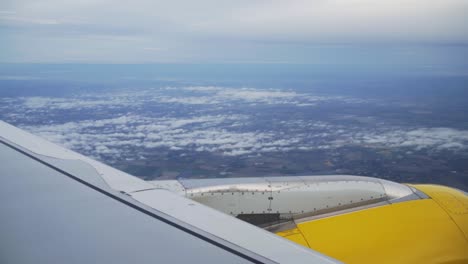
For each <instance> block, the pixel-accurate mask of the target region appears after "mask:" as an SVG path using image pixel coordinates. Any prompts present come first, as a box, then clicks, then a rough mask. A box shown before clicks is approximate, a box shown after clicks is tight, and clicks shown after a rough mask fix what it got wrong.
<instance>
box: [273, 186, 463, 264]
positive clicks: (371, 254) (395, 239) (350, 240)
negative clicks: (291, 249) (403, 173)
mask: <svg viewBox="0 0 468 264" xmlns="http://www.w3.org/2000/svg"><path fill="white" fill-rule="evenodd" d="M415 187H416V188H419V189H420V190H422V191H423V192H425V193H426V194H428V195H429V196H430V197H433V198H434V199H424V200H415V201H407V202H401V203H396V204H392V205H385V206H380V207H375V208H370V209H365V210H361V211H357V212H352V213H346V214H342V215H337V216H332V217H328V218H323V219H318V220H312V221H309V222H303V223H300V224H298V225H297V228H296V229H293V230H288V231H285V232H280V233H278V235H280V236H283V237H285V238H287V239H290V240H292V241H295V242H297V243H299V244H302V245H304V246H309V247H310V248H313V249H314V250H317V251H319V252H321V253H324V254H326V255H328V256H331V257H334V258H336V259H338V260H341V261H343V262H345V263H468V239H467V238H468V237H465V234H466V233H468V230H467V229H466V228H467V227H468V226H467V225H468V223H467V218H466V217H467V214H466V213H464V212H465V211H464V209H463V208H465V209H466V203H467V202H468V197H467V196H465V195H463V194H462V193H460V192H458V191H455V190H452V189H450V188H446V187H442V186H429V185H424V186H419V185H418V186H415ZM453 197H455V198H453ZM450 199H452V200H450ZM453 199H457V201H458V202H454V200H453ZM444 206H446V207H447V208H448V209H447V208H444ZM464 206H465V207H464ZM448 212H449V213H448ZM450 212H453V213H450ZM456 223H457V224H456ZM464 233H465V234H464ZM301 236H302V237H301Z"/></svg>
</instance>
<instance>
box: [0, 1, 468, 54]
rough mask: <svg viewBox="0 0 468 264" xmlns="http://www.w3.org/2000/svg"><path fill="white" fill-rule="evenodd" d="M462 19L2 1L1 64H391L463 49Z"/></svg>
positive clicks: (388, 4)
mask: <svg viewBox="0 0 468 264" xmlns="http://www.w3.org/2000/svg"><path fill="white" fill-rule="evenodd" d="M466 14H468V1H466V0H430V1H428V0H391V1H390V0H386V1H375V0H287V1H278V0H272V1H266V0H265V1H264V0H257V1H255V0H250V1H249V0H238V1H223V0H201V1H178V0H174V1H157V0H135V1H111V0H80V1H76V0H75V1H71V0H41V1H37V0H3V1H1V3H0V38H1V41H0V49H1V50H2V52H0V62H27V63H29V62H43V63H67V62H83V63H153V62H154V63H164V62H171V63H174V62H176V63H177V62H179V63H204V62H216V63H252V62H253V63H325V62H327V61H330V60H331V61H333V60H348V61H355V60H358V59H363V60H377V61H378V60H380V59H384V60H390V61H391V60H392V56H395V53H397V55H398V56H399V57H400V58H402V57H405V56H407V55H408V54H410V55H411V54H414V52H415V51H418V52H419V51H420V48H419V47H421V46H437V47H445V46H450V47H452V46H467V44H468V27H467V26H466V25H468V15H466ZM463 50H464V51H465V52H466V48H465V49H463ZM382 51H385V52H384V53H385V54H384V55H382ZM451 52H452V53H453V51H451ZM463 55H466V53H464V54H463ZM418 56H419V57H421V56H423V55H421V54H419V55H418ZM442 56H445V55H442ZM410 57H411V56H410ZM456 57H457V56H455V58H456ZM409 60H411V58H410V59H409Z"/></svg>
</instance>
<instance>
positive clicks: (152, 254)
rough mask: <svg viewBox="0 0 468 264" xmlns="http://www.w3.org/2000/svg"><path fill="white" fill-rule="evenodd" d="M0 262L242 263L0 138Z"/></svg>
mask: <svg viewBox="0 0 468 264" xmlns="http://www.w3.org/2000/svg"><path fill="white" fill-rule="evenodd" d="M0 161H1V163H0V165H1V166H0V205H1V211H0V219H1V221H0V234H1V236H0V263H155V262H158V263H187V262H196V263H247V262H249V261H248V260H247V259H245V258H243V257H241V256H239V255H235V254H233V253H232V252H228V251H226V250H225V249H223V248H220V247H219V246H216V245H214V244H211V243H209V242H207V241H205V240H202V239H200V238H199V237H195V236H193V235H191V234H189V233H187V232H184V231H183V230H181V229H178V228H176V227H174V226H171V225H169V224H167V223H165V222H162V221H159V220H158V219H155V218H154V217H151V216H150V215H147V214H143V213H141V212H140V211H138V210H135V208H132V207H129V206H127V205H126V204H124V203H122V202H119V201H118V200H116V199H112V198H111V197H109V196H106V195H104V194H103V193H100V192H97V191H96V190H94V189H91V188H89V187H87V186H86V185H83V184H81V183H79V182H77V181H75V180H73V179H71V178H69V177H66V176H65V175H64V174H62V173H60V172H58V171H56V170H53V169H51V168H49V167H47V166H45V165H44V164H41V163H39V162H37V161H35V160H33V159H31V158H30V157H27V156H25V155H23V154H21V153H20V152H17V151H16V150H13V149H11V148H9V147H7V146H6V145H3V144H1V143H0Z"/></svg>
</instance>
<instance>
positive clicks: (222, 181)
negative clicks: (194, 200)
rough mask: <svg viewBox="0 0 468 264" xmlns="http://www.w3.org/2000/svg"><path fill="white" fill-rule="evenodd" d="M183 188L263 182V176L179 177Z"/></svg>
mask: <svg viewBox="0 0 468 264" xmlns="http://www.w3.org/2000/svg"><path fill="white" fill-rule="evenodd" d="M178 181H179V182H180V183H181V184H182V185H183V186H184V187H185V189H195V188H202V187H205V186H216V185H229V184H239V183H242V184H248V183H265V182H266V181H265V179H264V178H247V177H246V178H219V179H179V180H178Z"/></svg>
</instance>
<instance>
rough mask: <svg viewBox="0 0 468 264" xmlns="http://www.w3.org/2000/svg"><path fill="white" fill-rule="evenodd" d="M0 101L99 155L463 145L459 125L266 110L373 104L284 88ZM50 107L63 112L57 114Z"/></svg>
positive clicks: (60, 139)
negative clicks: (410, 123)
mask: <svg viewBox="0 0 468 264" xmlns="http://www.w3.org/2000/svg"><path fill="white" fill-rule="evenodd" d="M0 102H1V105H0V110H1V111H4V112H5V113H7V114H5V117H6V119H7V120H6V121H10V122H14V123H16V124H19V125H20V126H21V127H23V128H25V129H27V130H29V131H31V132H33V133H35V134H39V135H41V136H43V137H45V138H47V139H49V140H51V141H53V142H56V143H59V144H62V145H64V146H65V147H68V148H71V149H74V150H77V151H79V152H82V153H84V154H86V155H90V156H94V157H97V158H103V157H105V158H106V160H109V159H144V158H145V153H151V152H154V151H157V150H168V151H175V152H177V153H179V154H183V153H185V152H209V153H213V154H215V155H222V156H242V155H263V154H266V153H271V152H274V153H277V152H284V153H286V152H288V151H312V150H324V149H338V148H342V147H352V146H360V147H368V148H375V149H381V148H388V149H404V150H408V151H435V152H437V151H466V150H468V131H467V130H460V129H454V128H447V127H436V128H434V127H414V126H395V125H386V124H384V123H383V122H380V123H379V122H377V124H373V123H375V122H371V123H372V124H373V125H356V124H355V123H349V124H344V123H343V121H342V120H341V121H340V120H338V121H336V120H334V119H329V120H328V121H323V120H320V119H317V118H315V117H314V115H311V116H308V115H306V116H303V115H301V116H290V115H287V116H284V117H283V116H279V114H280V113H277V114H274V113H270V112H269V111H270V110H268V109H271V107H274V108H275V109H277V107H286V109H289V110H288V111H289V112H290V113H295V112H296V113H301V112H307V111H308V110H307V109H309V110H310V109H314V108H317V107H329V106H334V107H344V106H346V105H348V106H354V105H359V106H362V107H365V106H364V105H371V104H373V102H372V101H369V100H361V99H357V98H351V97H337V96H317V95H313V94H302V93H298V92H294V91H289V90H272V89H255V88H230V87H211V86H189V87H166V88H158V89H156V88H155V89H146V90H145V89H139V90H137V91H135V90H121V91H116V92H113V93H112V96H110V94H108V93H106V92H103V93H94V94H89V93H88V94H84V95H79V96H78V95H77V96H74V97H20V98H1V99H0ZM265 107H266V108H265ZM155 109H157V110H155ZM54 115H56V116H57V118H61V119H63V117H66V119H65V120H64V121H61V119H57V118H54V117H53V116H54ZM77 117H78V118H77ZM346 117H347V118H348V119H357V120H362V119H366V118H365V117H356V116H352V115H350V116H346ZM41 118H42V119H41ZM369 118H371V117H369ZM264 119H266V120H264ZM265 121H267V122H265ZM136 153H138V154H136Z"/></svg>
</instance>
